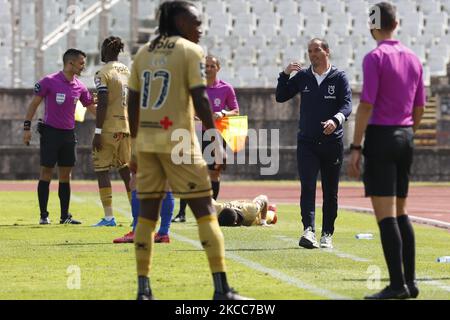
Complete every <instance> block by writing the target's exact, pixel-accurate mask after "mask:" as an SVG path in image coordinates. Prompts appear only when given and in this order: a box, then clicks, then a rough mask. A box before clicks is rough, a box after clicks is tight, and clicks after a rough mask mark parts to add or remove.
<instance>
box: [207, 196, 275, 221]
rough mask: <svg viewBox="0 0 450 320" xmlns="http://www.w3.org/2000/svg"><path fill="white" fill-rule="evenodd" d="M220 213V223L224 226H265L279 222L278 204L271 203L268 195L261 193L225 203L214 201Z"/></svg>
mask: <svg viewBox="0 0 450 320" xmlns="http://www.w3.org/2000/svg"><path fill="white" fill-rule="evenodd" d="M213 205H214V207H215V208H216V211H217V213H218V219H219V225H220V226H222V227H237V226H247V227H249V226H254V225H256V226H263V227H268V226H270V225H272V224H275V223H277V220H278V217H277V213H276V210H277V209H276V206H275V205H273V204H271V205H269V199H268V198H267V196H266V195H259V196H257V197H256V198H255V199H253V200H236V201H230V202H225V203H219V202H216V201H213Z"/></svg>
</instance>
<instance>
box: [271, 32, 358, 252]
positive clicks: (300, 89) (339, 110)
mask: <svg viewBox="0 0 450 320" xmlns="http://www.w3.org/2000/svg"><path fill="white" fill-rule="evenodd" d="M308 54H309V59H310V61H311V66H310V67H309V68H308V69H303V68H302V67H301V65H300V64H299V63H296V62H292V63H290V64H289V65H288V66H287V67H286V69H285V70H284V71H283V72H281V73H280V76H279V78H278V85H277V91H276V100H277V102H285V101H287V100H289V99H291V98H293V97H294V96H295V95H297V94H298V93H300V96H301V103H300V121H299V131H298V137H297V140H298V142H297V165H298V173H299V176H300V183H301V196H300V209H301V216H302V223H303V227H304V234H303V236H302V237H301V238H300V242H299V245H300V246H301V247H304V248H307V249H314V248H318V247H319V244H318V243H317V240H316V236H315V221H314V220H315V200H316V184H317V176H318V173H319V170H320V173H321V178H322V191H323V220H322V221H323V222H322V236H321V238H320V247H321V248H332V247H333V244H332V235H333V233H334V222H335V220H336V217H337V209H338V201H337V199H338V185H339V173H340V170H341V167H342V159H343V142H342V137H343V133H344V132H343V128H342V124H343V122H344V121H345V120H346V119H347V117H348V116H349V115H350V114H351V112H352V92H351V89H350V85H349V83H348V79H347V76H346V75H345V73H344V72H343V71H339V70H338V69H337V68H336V67H335V66H332V65H331V64H330V48H329V46H328V43H327V42H326V41H325V40H324V39H318V38H314V39H312V40H311V41H310V42H309V43H308ZM292 72H297V74H295V75H294V76H293V77H291V78H290V75H291V73H292Z"/></svg>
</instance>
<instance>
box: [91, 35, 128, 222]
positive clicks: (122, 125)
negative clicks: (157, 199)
mask: <svg viewBox="0 0 450 320" xmlns="http://www.w3.org/2000/svg"><path fill="white" fill-rule="evenodd" d="M123 48H124V44H123V42H122V40H121V39H120V38H119V37H113V36H111V37H109V38H106V39H105V40H104V41H103V44H102V49H101V60H102V62H104V63H105V65H104V66H103V68H101V69H100V70H99V71H98V72H97V73H96V74H95V79H94V80H95V87H96V88H97V97H98V107H97V117H96V126H95V135H94V139H93V141H92V149H93V150H92V151H93V154H92V158H93V162H94V170H95V173H96V175H97V180H98V187H99V191H100V199H101V202H102V205H103V210H104V214H105V217H104V218H102V219H101V220H100V222H98V223H97V224H95V225H93V226H96V227H101V226H116V221H115V219H114V215H113V209H112V190H111V180H110V177H109V170H110V169H111V168H117V169H118V171H119V174H120V176H121V178H122V180H123V182H124V184H125V188H126V190H127V194H128V199H129V200H130V202H131V192H130V169H129V168H128V163H129V161H130V157H131V146H130V128H129V125H128V110H127V103H128V78H129V76H130V71H129V69H128V67H127V66H125V65H124V64H122V63H120V62H119V61H118V56H119V53H120V52H121V51H123Z"/></svg>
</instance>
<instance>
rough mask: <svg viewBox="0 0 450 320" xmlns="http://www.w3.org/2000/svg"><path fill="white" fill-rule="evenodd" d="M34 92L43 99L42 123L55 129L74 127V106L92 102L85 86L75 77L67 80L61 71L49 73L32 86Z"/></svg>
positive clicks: (86, 104)
mask: <svg viewBox="0 0 450 320" xmlns="http://www.w3.org/2000/svg"><path fill="white" fill-rule="evenodd" d="M34 94H35V95H37V96H40V97H43V98H44V99H45V113H44V123H45V124H47V125H49V126H51V127H53V128H57V129H65V130H71V129H73V128H75V107H76V105H77V102H78V100H79V101H80V102H81V104H82V105H83V106H85V107H86V106H88V105H90V104H92V103H93V101H94V100H93V98H92V95H91V94H90V92H89V91H88V89H87V88H86V86H85V85H84V84H83V83H82V82H81V81H80V80H78V79H77V78H76V77H74V78H73V80H72V81H69V80H67V78H66V77H65V76H64V73H63V72H62V71H60V72H57V73H53V74H50V75H48V76H46V77H44V78H43V79H41V80H40V81H39V82H38V83H36V85H35V86H34Z"/></svg>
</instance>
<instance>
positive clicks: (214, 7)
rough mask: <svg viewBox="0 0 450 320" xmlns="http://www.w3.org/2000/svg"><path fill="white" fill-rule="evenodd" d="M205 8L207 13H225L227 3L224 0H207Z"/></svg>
mask: <svg viewBox="0 0 450 320" xmlns="http://www.w3.org/2000/svg"><path fill="white" fill-rule="evenodd" d="M204 10H205V13H207V14H210V13H211V12H220V13H225V11H226V5H225V2H224V1H220V0H216V1H214V0H210V1H205V6H204Z"/></svg>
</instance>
